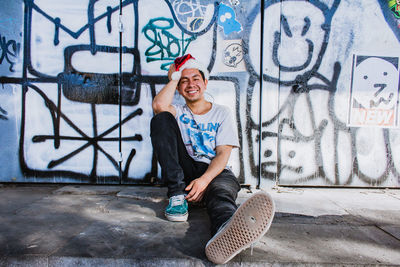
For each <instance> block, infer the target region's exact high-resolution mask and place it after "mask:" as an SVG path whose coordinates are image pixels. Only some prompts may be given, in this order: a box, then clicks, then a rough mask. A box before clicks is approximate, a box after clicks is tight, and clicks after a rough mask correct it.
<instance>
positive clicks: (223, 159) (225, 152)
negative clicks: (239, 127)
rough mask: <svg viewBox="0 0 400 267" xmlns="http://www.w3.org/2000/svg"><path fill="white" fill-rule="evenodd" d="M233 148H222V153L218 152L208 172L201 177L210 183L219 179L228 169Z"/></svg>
mask: <svg viewBox="0 0 400 267" xmlns="http://www.w3.org/2000/svg"><path fill="white" fill-rule="evenodd" d="M231 151H232V147H230V146H229V147H224V148H220V151H218V152H217V155H216V156H215V158H213V160H211V162H210V165H209V166H208V168H207V170H206V171H205V172H204V174H203V175H202V176H201V177H202V178H204V179H206V180H207V181H208V182H209V183H210V182H211V181H212V180H213V179H214V178H215V177H217V175H218V174H220V173H221V172H222V171H223V170H224V169H225V167H226V164H227V163H228V160H229V156H230V154H231Z"/></svg>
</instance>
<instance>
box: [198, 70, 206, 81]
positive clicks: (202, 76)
mask: <svg viewBox="0 0 400 267" xmlns="http://www.w3.org/2000/svg"><path fill="white" fill-rule="evenodd" d="M199 72H200V75H201V78H203V81H205V80H206V77H205V76H204V72H202V71H201V70H199Z"/></svg>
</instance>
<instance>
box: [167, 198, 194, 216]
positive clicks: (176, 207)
mask: <svg viewBox="0 0 400 267" xmlns="http://www.w3.org/2000/svg"><path fill="white" fill-rule="evenodd" d="M188 215H189V212H188V202H187V200H186V199H185V195H177V196H172V197H170V198H169V204H168V206H167V208H166V209H165V217H167V219H168V220H169V221H171V222H186V221H187V219H188Z"/></svg>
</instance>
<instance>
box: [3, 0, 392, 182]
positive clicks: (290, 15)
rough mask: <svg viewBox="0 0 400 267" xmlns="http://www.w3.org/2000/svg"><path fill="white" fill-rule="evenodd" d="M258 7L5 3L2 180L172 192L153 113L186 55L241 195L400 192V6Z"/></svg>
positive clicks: (369, 0)
mask: <svg viewBox="0 0 400 267" xmlns="http://www.w3.org/2000/svg"><path fill="white" fill-rule="evenodd" d="M261 2H262V1H257V0H251V1H241V0H224V1H207V0H154V1H145V0H124V1H118V0H86V1H82V0H73V1H72V0H69V1H64V0H57V1H54V0H19V1H5V0H1V1H0V3H1V6H2V7H3V8H2V10H1V11H0V14H1V16H0V18H1V19H0V44H1V50H0V52H1V57H0V82H1V83H2V86H0V128H1V131H0V147H1V150H0V166H1V169H2V175H1V176H0V181H1V182H52V183H69V182H73V183H98V184H101V183H128V184H131V183H133V184H141V183H145V184H152V183H161V180H160V168H159V166H158V165H157V161H156V158H155V155H154V153H153V150H152V147H151V141H150V137H149V124H150V120H151V118H152V116H153V113H152V110H151V101H152V99H153V97H154V96H155V94H156V93H157V92H158V91H160V90H161V88H162V87H163V86H164V85H165V84H166V83H167V77H166V74H167V69H168V66H169V65H170V64H171V63H172V61H173V59H174V58H175V57H177V56H181V55H183V54H185V53H191V54H192V55H193V56H194V57H195V58H197V59H200V60H201V61H203V63H204V64H205V65H207V66H208V69H209V70H210V73H211V77H210V81H209V83H208V89H207V95H206V97H207V99H208V100H209V101H212V102H216V103H220V104H225V105H227V106H228V107H229V108H230V109H231V111H232V114H233V115H234V118H235V121H236V123H237V129H238V132H239V136H240V143H241V148H240V149H236V150H234V152H233V155H232V159H231V160H232V163H233V171H234V172H235V174H237V176H238V177H239V179H240V181H241V182H242V183H244V184H250V185H260V186H261V187H270V186H273V185H275V184H279V185H313V186H366V187H369V186H376V187H399V186H400V130H399V127H400V125H399V112H398V101H399V96H398V92H399V90H398V88H399V72H400V66H399V63H400V62H399V55H398V53H397V51H400V45H399V40H400V4H397V1H386V0H362V1H361V0H357V1H354V0H352V1H350V0H308V1H305V0H281V1H279V0H265V1H263V2H262V4H261ZM120 3H121V5H120ZM175 101H176V102H182V101H183V100H182V99H181V98H180V96H179V95H176V97H175Z"/></svg>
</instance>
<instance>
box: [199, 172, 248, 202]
mask: <svg viewBox="0 0 400 267" xmlns="http://www.w3.org/2000/svg"><path fill="white" fill-rule="evenodd" d="M239 190H240V184H239V183H238V181H237V180H236V177H234V176H233V175H232V176H228V177H226V176H225V177H216V178H215V179H214V180H213V181H212V182H211V183H210V184H209V185H208V188H207V191H208V193H209V194H211V195H228V196H231V197H233V198H236V197H237V193H238V191H239Z"/></svg>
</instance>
